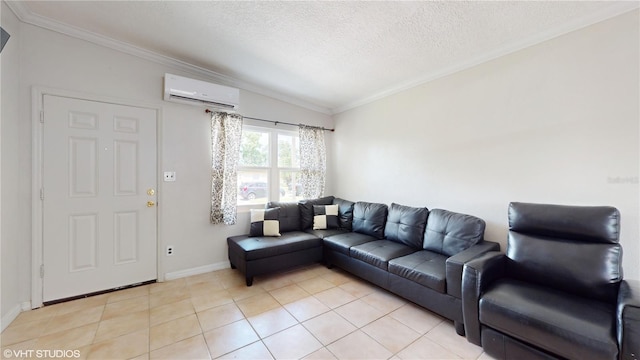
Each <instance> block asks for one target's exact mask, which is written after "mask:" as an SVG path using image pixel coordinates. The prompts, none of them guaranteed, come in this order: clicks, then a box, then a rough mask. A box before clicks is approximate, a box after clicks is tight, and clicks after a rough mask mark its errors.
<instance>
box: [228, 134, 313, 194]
mask: <svg viewBox="0 0 640 360" xmlns="http://www.w3.org/2000/svg"><path fill="white" fill-rule="evenodd" d="M299 174H300V143H299V139H298V133H297V132H296V131H285V130H279V129H270V128H261V127H255V126H248V125H247V126H244V127H243V128H242V144H241V147H240V163H239V166H238V205H256V204H265V203H266V202H267V201H270V200H271V201H297V200H300V199H302V189H301V186H300V182H299V181H298V177H299Z"/></svg>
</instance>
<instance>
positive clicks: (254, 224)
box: [249, 207, 280, 236]
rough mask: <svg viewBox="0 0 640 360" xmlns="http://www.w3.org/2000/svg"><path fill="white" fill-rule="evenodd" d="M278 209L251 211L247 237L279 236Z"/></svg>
mask: <svg viewBox="0 0 640 360" xmlns="http://www.w3.org/2000/svg"><path fill="white" fill-rule="evenodd" d="M279 215H280V208H279V207H276V208H271V209H251V228H250V229H249V236H280V221H278V216H279Z"/></svg>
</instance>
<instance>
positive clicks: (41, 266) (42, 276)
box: [40, 264, 44, 278]
mask: <svg viewBox="0 0 640 360" xmlns="http://www.w3.org/2000/svg"><path fill="white" fill-rule="evenodd" d="M40 278H44V264H42V265H40Z"/></svg>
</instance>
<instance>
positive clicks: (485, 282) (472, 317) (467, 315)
mask: <svg viewBox="0 0 640 360" xmlns="http://www.w3.org/2000/svg"><path fill="white" fill-rule="evenodd" d="M506 260H507V256H506V255H505V254H503V253H500V252H496V251H491V252H488V253H485V254H484V255H482V256H480V257H478V258H476V259H474V260H471V261H469V262H467V263H466V264H465V265H464V270H463V273H462V316H463V318H464V328H465V332H466V335H467V340H468V341H469V342H471V343H473V344H476V345H479V346H482V344H481V341H480V317H479V315H480V314H479V311H478V308H479V305H480V303H479V301H480V296H481V295H482V293H483V292H484V290H485V289H486V288H487V287H488V286H489V285H490V284H491V283H493V282H494V281H495V280H496V279H499V278H501V277H503V276H504V275H505V267H506V266H505V264H506Z"/></svg>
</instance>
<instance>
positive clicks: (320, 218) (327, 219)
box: [313, 205, 338, 230]
mask: <svg viewBox="0 0 640 360" xmlns="http://www.w3.org/2000/svg"><path fill="white" fill-rule="evenodd" d="M337 227H338V205H313V230H324V229H336V228H337Z"/></svg>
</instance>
